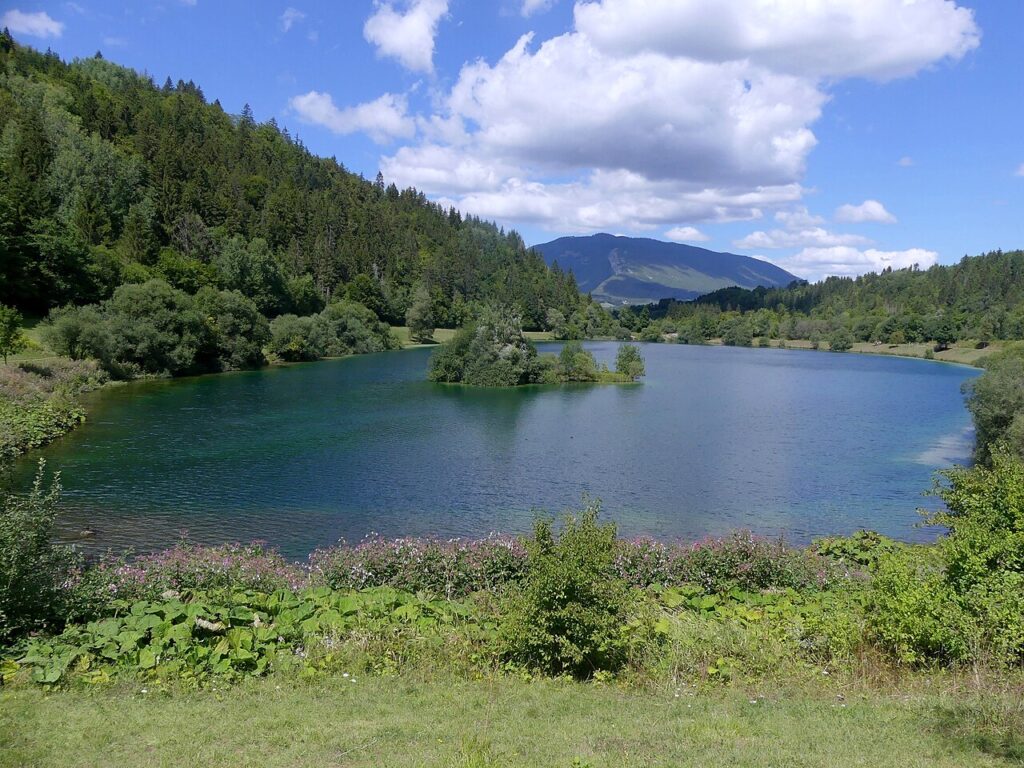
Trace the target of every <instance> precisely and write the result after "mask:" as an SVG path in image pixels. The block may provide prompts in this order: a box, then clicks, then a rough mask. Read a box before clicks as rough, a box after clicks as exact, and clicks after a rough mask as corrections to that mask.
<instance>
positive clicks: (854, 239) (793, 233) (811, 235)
mask: <svg viewBox="0 0 1024 768" xmlns="http://www.w3.org/2000/svg"><path fill="white" fill-rule="evenodd" d="M870 242H871V241H870V240H869V239H868V238H866V237H861V236H860V235H845V234H837V233H835V232H829V231H828V230H827V229H823V228H822V227H814V228H813V229H801V230H783V229H773V230H771V231H770V232H763V231H762V232H751V233H750V234H749V235H747V236H746V237H744V238H742V239H740V240H737V241H735V242H734V243H733V245H734V246H736V247H737V248H742V249H744V250H750V249H753V248H804V247H814V248H832V247H835V246H840V245H867V244H869V243H870Z"/></svg>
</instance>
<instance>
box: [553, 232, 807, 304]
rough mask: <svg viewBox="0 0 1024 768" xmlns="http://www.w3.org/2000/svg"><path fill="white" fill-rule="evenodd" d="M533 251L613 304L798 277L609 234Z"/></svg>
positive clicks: (746, 261)
mask: <svg viewBox="0 0 1024 768" xmlns="http://www.w3.org/2000/svg"><path fill="white" fill-rule="evenodd" d="M533 248H534V250H536V251H538V252H539V253H540V254H541V255H543V256H544V260H545V261H546V262H547V263H548V264H549V265H553V264H555V263H556V262H557V264H558V265H559V267H561V268H562V269H565V270H570V269H571V270H572V271H573V274H574V275H575V277H576V281H577V283H578V285H579V287H580V290H582V291H585V292H587V293H590V294H591V295H592V296H593V297H594V298H595V299H597V300H598V301H601V302H603V303H605V304H611V305H622V304H646V303H649V302H651V301H657V300H659V299H668V298H673V299H680V300H684V301H687V300H690V299H695V298H697V297H699V296H702V295H704V294H707V293H711V292H713V291H716V290H719V289H721V288H729V287H733V286H739V287H742V288H756V287H757V286H764V287H767V288H775V287H782V286H786V285H789V284H790V283H791V282H793V281H794V280H798V279H799V278H798V277H797V276H796V275H793V274H791V273H790V272H787V271H786V270H784V269H782V268H781V267H778V266H776V265H774V264H772V263H771V262H768V261H764V260H762V259H755V258H752V257H750V256H741V255H739V254H735V253H728V252H722V251H712V250H709V249H707V248H700V247H697V246H694V245H686V244H684V243H671V242H666V241H663V240H655V239H653V238H648V237H626V236H624V235H612V234H608V233H606V232H599V233H596V234H593V235H583V236H567V237H559V238H556V239H555V240H551V241H549V242H547V243H540V244H538V245H534V246H533Z"/></svg>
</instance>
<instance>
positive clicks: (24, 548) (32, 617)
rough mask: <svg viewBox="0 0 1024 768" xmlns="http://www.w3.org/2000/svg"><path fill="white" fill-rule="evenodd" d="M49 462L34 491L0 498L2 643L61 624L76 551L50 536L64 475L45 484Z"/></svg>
mask: <svg viewBox="0 0 1024 768" xmlns="http://www.w3.org/2000/svg"><path fill="white" fill-rule="evenodd" d="M44 471H45V464H44V462H42V461H40V462H39V471H38V472H37V473H36V479H35V482H34V483H33V485H32V488H31V490H30V491H29V492H28V493H27V494H24V495H20V494H14V493H6V494H4V496H3V498H2V499H0V553H2V555H3V556H2V557H0V645H2V644H4V643H6V642H8V641H10V640H12V639H13V638H16V637H18V636H19V635H23V634H25V633H26V632H29V631H31V630H37V629H42V628H44V627H46V626H48V625H52V624H59V623H60V621H61V617H62V615H63V610H62V600H63V592H62V585H63V584H64V582H65V581H66V580H67V579H68V577H69V576H70V574H71V571H72V569H73V566H74V557H73V553H72V552H71V551H70V550H69V549H67V548H66V547H60V546H55V545H54V544H52V543H51V541H50V535H51V533H52V531H53V523H54V520H55V519H56V517H57V500H58V499H59V497H60V478H59V477H58V476H55V477H54V478H53V480H52V482H51V483H50V486H49V487H48V488H47V487H45V486H44Z"/></svg>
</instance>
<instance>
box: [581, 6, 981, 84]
mask: <svg viewBox="0 0 1024 768" xmlns="http://www.w3.org/2000/svg"><path fill="white" fill-rule="evenodd" d="M575 16H576V28H577V29H578V30H579V31H580V32H582V33H583V34H585V35H587V36H588V37H589V38H590V39H591V40H593V41H594V43H595V44H596V45H597V46H599V47H600V48H602V49H604V50H610V51H614V52H616V53H620V54H622V53H625V54H634V53H639V52H644V51H650V52H657V53H662V54H666V55H669V56H686V57H692V58H696V59H700V60H702V61H712V62H725V61H740V60H747V61H751V62H753V63H754V64H757V65H761V66H765V67H768V68H770V69H772V70H773V71H775V72H786V73H789V74H793V75H800V76H806V77H812V78H843V77H869V78H873V79H877V80H890V79H892V78H895V77H904V76H907V75H911V74H913V73H915V72H917V71H918V70H920V69H921V68H922V67H925V66H928V65H929V64H932V63H934V62H937V61H941V60H943V59H953V60H956V59H959V58H961V57H963V56H964V54H966V53H967V52H968V51H971V50H972V49H974V48H976V47H977V46H978V43H979V42H980V38H981V33H980V31H979V30H978V27H977V25H976V24H975V22H974V14H973V12H972V11H971V10H970V9H968V8H961V7H958V6H957V5H956V4H955V2H952V1H951V0H831V1H830V2H822V1H821V0H758V2H750V0H715V2H712V3H708V2H706V0H601V1H600V2H580V3H577V5H576V9H575Z"/></svg>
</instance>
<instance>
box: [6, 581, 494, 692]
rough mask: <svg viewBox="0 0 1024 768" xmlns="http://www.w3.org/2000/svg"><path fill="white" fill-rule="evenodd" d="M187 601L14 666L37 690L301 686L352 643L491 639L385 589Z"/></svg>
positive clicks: (443, 606) (156, 607) (123, 617)
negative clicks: (76, 684) (135, 682)
mask: <svg viewBox="0 0 1024 768" xmlns="http://www.w3.org/2000/svg"><path fill="white" fill-rule="evenodd" d="M186 597H187V599H183V598H182V596H179V595H173V596H172V595H170V594H168V595H167V596H166V597H164V598H162V599H160V600H156V601H152V600H138V601H134V602H131V603H124V604H122V606H121V610H120V611H119V613H118V615H116V616H113V617H107V618H102V619H98V620H96V621H91V622H89V623H87V624H84V625H75V626H72V627H69V628H68V629H66V630H65V631H64V633H63V634H61V635H58V636H56V637H53V638H40V639H36V640H33V641H31V642H30V643H28V645H27V647H26V648H25V652H24V653H23V654H22V655H21V656H20V657H19V658H18V659H17V663H18V664H19V665H20V666H21V667H24V668H27V669H28V670H30V671H31V675H32V679H33V680H35V681H36V682H39V683H43V684H46V685H57V684H60V683H62V682H66V681H68V680H69V679H71V678H75V679H79V680H82V681H84V682H92V683H96V682H104V681H106V680H108V679H109V678H110V676H111V675H112V674H129V675H132V676H142V677H148V678H155V679H161V678H164V679H165V678H168V677H173V678H175V679H178V680H180V681H183V682H186V683H187V682H195V683H203V682H204V681H206V680H208V679H211V678H214V679H216V678H222V679H223V678H227V679H238V678H241V677H246V676H259V675H263V674H265V673H268V672H270V671H272V670H279V669H295V670H297V671H299V672H300V673H301V674H302V675H304V676H310V675H315V674H317V672H320V671H325V670H331V669H336V666H339V665H338V664H337V661H339V659H340V658H343V654H341V653H340V650H339V646H340V645H341V644H342V643H344V642H345V641H346V640H347V639H349V638H353V637H354V638H358V641H357V642H359V643H362V644H366V643H368V642H370V641H371V639H379V640H386V641H389V642H390V645H391V647H392V648H393V647H395V645H396V643H395V641H401V642H403V643H405V644H406V645H407V646H408V647H413V646H415V645H416V644H417V643H420V644H424V643H426V644H430V643H434V642H438V641H442V640H443V638H444V636H445V635H446V634H448V633H451V632H453V631H456V630H459V631H460V632H462V633H463V635H464V636H466V637H467V638H469V639H471V640H476V641H478V642H486V641H488V640H489V638H490V637H492V636H493V634H494V625H493V623H490V622H488V621H486V620H483V619H479V618H478V617H477V616H475V615H474V614H473V612H472V611H471V610H470V608H469V607H468V606H465V605H463V604H461V603H456V602H449V601H444V600H427V599H423V598H419V597H417V596H415V595H412V594H410V593H408V592H400V591H397V590H394V589H390V588H388V587H378V588H374V589H367V590H362V591H359V592H348V591H340V592H336V591H333V590H330V589H328V588H325V587H321V588H317V589H307V590H303V591H301V592H297V593H296V592H291V591H289V590H283V589H282V590H277V591H275V592H273V593H270V594H267V593H261V592H248V591H235V592H224V593H195V594H192V595H189V596H186Z"/></svg>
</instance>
